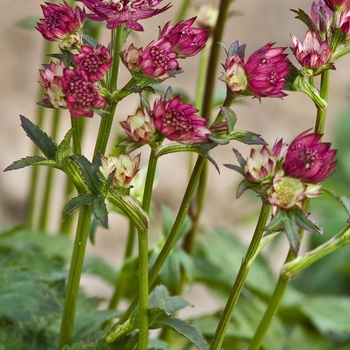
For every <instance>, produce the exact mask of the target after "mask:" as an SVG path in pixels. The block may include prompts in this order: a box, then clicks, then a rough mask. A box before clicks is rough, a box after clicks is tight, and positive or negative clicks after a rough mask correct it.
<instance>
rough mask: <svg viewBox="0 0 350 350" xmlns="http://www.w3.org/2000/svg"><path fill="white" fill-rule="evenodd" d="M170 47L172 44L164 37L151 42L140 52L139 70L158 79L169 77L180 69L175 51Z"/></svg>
mask: <svg viewBox="0 0 350 350" xmlns="http://www.w3.org/2000/svg"><path fill="white" fill-rule="evenodd" d="M172 49H173V45H172V44H171V42H170V41H168V40H166V39H159V40H157V41H154V42H151V43H150V44H149V45H147V47H146V48H145V49H144V51H143V53H142V58H141V60H140V63H139V67H140V69H141V71H142V72H143V73H144V74H146V75H148V76H150V77H153V78H157V79H160V80H164V79H167V78H169V77H171V76H172V75H173V74H174V73H173V72H176V71H179V70H180V67H179V63H178V61H177V59H176V57H177V53H176V52H175V51H173V50H172Z"/></svg>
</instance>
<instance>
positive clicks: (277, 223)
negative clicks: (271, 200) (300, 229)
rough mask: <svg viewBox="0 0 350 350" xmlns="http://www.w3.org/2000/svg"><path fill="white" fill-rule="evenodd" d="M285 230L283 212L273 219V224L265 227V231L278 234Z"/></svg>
mask: <svg viewBox="0 0 350 350" xmlns="http://www.w3.org/2000/svg"><path fill="white" fill-rule="evenodd" d="M282 230H283V214H282V211H281V210H278V211H277V213H276V214H275V215H274V217H273V218H272V220H271V222H270V223H269V224H268V225H267V226H266V227H265V229H264V231H270V232H276V231H282Z"/></svg>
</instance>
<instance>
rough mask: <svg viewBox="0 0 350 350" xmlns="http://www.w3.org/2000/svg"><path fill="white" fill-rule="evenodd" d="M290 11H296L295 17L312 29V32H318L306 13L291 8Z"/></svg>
mask: <svg viewBox="0 0 350 350" xmlns="http://www.w3.org/2000/svg"><path fill="white" fill-rule="evenodd" d="M291 11H292V12H294V13H296V14H297V16H296V17H295V18H297V19H300V20H301V21H302V22H304V23H305V24H306V25H307V26H308V27H309V29H310V30H312V31H313V32H314V33H318V31H317V28H316V27H315V23H314V22H313V21H312V19H311V18H310V17H309V16H308V14H307V13H306V12H305V11H303V10H301V9H298V10H291Z"/></svg>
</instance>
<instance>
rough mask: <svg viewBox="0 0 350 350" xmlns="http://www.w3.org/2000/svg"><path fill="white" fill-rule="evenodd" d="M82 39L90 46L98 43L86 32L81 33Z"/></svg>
mask: <svg viewBox="0 0 350 350" xmlns="http://www.w3.org/2000/svg"><path fill="white" fill-rule="evenodd" d="M83 40H84V43H86V44H88V45H90V46H92V47H98V46H99V45H100V44H99V42H98V41H97V40H96V39H94V38H92V37H91V36H90V35H87V34H83Z"/></svg>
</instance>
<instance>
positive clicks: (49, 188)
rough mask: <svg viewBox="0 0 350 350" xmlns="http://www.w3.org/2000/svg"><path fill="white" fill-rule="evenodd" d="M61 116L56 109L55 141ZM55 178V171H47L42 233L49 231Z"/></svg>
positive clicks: (53, 133)
mask: <svg viewBox="0 0 350 350" xmlns="http://www.w3.org/2000/svg"><path fill="white" fill-rule="evenodd" d="M60 115H61V110H59V109H55V110H54V112H53V120H52V127H51V132H50V135H51V138H52V139H53V140H55V139H56V138H57V133H58V129H59V124H60ZM53 178H54V169H53V168H51V167H49V168H48V169H46V179H45V180H46V181H45V189H44V196H43V200H42V201H41V205H42V209H41V212H40V214H41V215H40V218H39V229H40V230H42V231H45V230H47V221H48V218H49V213H50V204H51V198H52V184H53Z"/></svg>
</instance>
